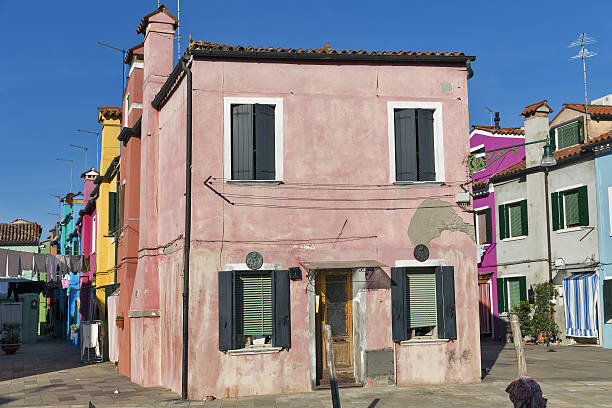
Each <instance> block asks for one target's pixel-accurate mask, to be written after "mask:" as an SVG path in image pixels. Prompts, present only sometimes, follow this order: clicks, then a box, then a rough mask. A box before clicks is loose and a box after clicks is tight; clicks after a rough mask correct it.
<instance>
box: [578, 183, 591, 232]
mask: <svg viewBox="0 0 612 408" xmlns="http://www.w3.org/2000/svg"><path fill="white" fill-rule="evenodd" d="M578 217H579V219H580V222H579V223H580V225H581V226H587V225H589V195H588V190H587V186H582V187H578Z"/></svg>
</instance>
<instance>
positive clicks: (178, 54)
mask: <svg viewBox="0 0 612 408" xmlns="http://www.w3.org/2000/svg"><path fill="white" fill-rule="evenodd" d="M176 7H177V11H176V14H177V16H176V17H177V18H176V19H177V20H178V21H177V22H176V37H174V38H176V60H177V62H178V61H180V60H181V0H176Z"/></svg>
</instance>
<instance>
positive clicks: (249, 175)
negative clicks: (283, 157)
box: [232, 105, 255, 180]
mask: <svg viewBox="0 0 612 408" xmlns="http://www.w3.org/2000/svg"><path fill="white" fill-rule="evenodd" d="M253 149H254V146H253V105H232V180H254V179H255V172H254V163H253V158H254V157H253V156H254V150H253Z"/></svg>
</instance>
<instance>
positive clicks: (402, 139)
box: [394, 109, 418, 181]
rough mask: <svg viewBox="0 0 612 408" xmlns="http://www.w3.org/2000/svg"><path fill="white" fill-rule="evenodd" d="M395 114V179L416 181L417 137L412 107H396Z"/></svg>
mask: <svg viewBox="0 0 612 408" xmlns="http://www.w3.org/2000/svg"><path fill="white" fill-rule="evenodd" d="M394 116H395V179H396V180H397V181H416V180H418V178H417V177H418V175H417V151H416V145H417V137H416V118H415V110H414V109H396V110H395V111H394Z"/></svg>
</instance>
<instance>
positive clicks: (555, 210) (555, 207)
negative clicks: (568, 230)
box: [550, 193, 559, 231]
mask: <svg viewBox="0 0 612 408" xmlns="http://www.w3.org/2000/svg"><path fill="white" fill-rule="evenodd" d="M550 206H551V207H552V211H551V212H552V229H553V231H556V230H558V229H559V193H552V194H551V195H550Z"/></svg>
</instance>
